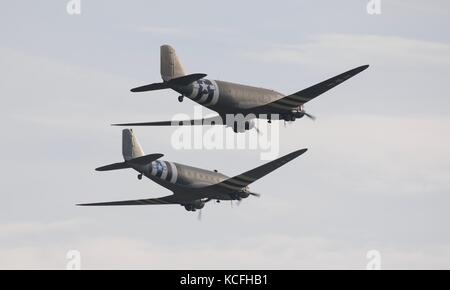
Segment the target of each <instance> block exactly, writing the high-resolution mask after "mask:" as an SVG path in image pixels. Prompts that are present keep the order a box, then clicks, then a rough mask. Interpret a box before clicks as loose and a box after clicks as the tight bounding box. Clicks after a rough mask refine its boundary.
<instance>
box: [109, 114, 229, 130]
mask: <svg viewBox="0 0 450 290" xmlns="http://www.w3.org/2000/svg"><path fill="white" fill-rule="evenodd" d="M205 123H206V124H205ZM195 125H223V121H222V117H220V116H214V117H208V118H202V119H192V120H172V121H156V122H140V123H122V124H112V126H126V127H128V126H195Z"/></svg>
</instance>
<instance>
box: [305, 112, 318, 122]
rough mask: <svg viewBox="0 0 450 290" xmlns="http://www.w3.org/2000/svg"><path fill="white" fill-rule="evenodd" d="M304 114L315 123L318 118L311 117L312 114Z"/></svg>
mask: <svg viewBox="0 0 450 290" xmlns="http://www.w3.org/2000/svg"><path fill="white" fill-rule="evenodd" d="M303 114H304V115H305V116H306V117H308V118H310V119H311V120H313V121H315V120H316V117H315V116H313V115H311V114H309V113H306V112H303Z"/></svg>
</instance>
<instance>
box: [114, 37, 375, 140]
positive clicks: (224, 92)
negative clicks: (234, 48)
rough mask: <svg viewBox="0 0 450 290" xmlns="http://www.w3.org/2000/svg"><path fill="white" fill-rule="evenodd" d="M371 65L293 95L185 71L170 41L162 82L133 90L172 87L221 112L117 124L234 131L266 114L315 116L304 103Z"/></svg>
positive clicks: (163, 58)
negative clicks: (240, 118)
mask: <svg viewBox="0 0 450 290" xmlns="http://www.w3.org/2000/svg"><path fill="white" fill-rule="evenodd" d="M368 67H369V65H363V66H360V67H357V68H354V69H352V70H349V71H347V72H344V73H342V74H340V75H338V76H335V77H332V78H330V79H328V80H326V81H323V82H321V83H318V84H316V85H313V86H311V87H309V88H307V89H304V90H301V91H298V92H296V93H294V94H291V95H288V96H286V95H284V94H282V93H279V92H276V91H273V90H269V89H264V88H258V87H251V86H247V85H241V84H236V83H230V82H224V81H219V80H209V79H206V78H205V77H206V74H203V73H195V74H186V71H185V69H184V67H183V65H182V64H181V62H180V60H179V58H178V57H177V55H176V53H175V49H174V48H173V47H171V46H169V45H163V46H161V77H162V80H163V82H162V83H153V84H149V85H145V86H141V87H137V88H134V89H131V91H132V92H147V91H154V90H162V89H172V90H174V91H176V92H178V93H179V94H180V96H179V97H178V100H179V101H180V102H182V101H183V99H184V97H187V98H189V99H191V100H193V101H195V102H196V103H198V104H200V105H202V106H205V107H207V108H209V109H211V110H213V111H216V112H217V113H218V116H217V117H211V118H204V119H201V120H185V121H184V122H173V121H162V122H144V123H126V124H114V125H116V126H171V125H175V126H177V125H197V124H204V123H207V124H211V125H214V124H215V125H217V124H224V125H226V126H230V127H233V130H234V131H235V132H244V131H245V130H249V129H252V128H254V127H255V123H254V120H253V119H254V118H255V117H256V118H266V119H268V121H269V122H270V121H271V118H272V117H271V116H272V115H275V116H278V119H281V120H285V121H295V120H296V119H297V118H302V117H303V116H307V117H309V118H311V119H314V117H313V116H312V115H310V114H308V113H307V112H305V110H304V104H305V103H307V102H309V101H311V100H312V99H314V98H315V97H317V96H319V95H321V94H323V93H325V92H326V91H328V90H330V89H332V88H334V87H335V86H337V85H339V84H341V83H342V82H344V81H346V80H348V79H349V78H351V77H353V76H355V75H357V74H359V73H360V72H362V71H363V70H365V69H367V68H368ZM227 115H228V116H236V115H243V116H251V117H250V118H248V119H245V121H244V123H243V124H236V122H234V121H233V122H232V123H231V124H230V123H229V122H228V121H227V119H226V116H227Z"/></svg>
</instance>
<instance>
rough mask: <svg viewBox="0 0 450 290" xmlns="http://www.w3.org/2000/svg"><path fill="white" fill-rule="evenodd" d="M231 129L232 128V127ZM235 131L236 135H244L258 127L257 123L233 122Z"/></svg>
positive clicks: (251, 121)
mask: <svg viewBox="0 0 450 290" xmlns="http://www.w3.org/2000/svg"><path fill="white" fill-rule="evenodd" d="M230 127H231V126H230ZM232 127H233V131H234V132H235V133H244V132H245V131H247V130H251V129H253V128H255V127H256V124H255V121H253V120H249V121H234V122H233V125H232Z"/></svg>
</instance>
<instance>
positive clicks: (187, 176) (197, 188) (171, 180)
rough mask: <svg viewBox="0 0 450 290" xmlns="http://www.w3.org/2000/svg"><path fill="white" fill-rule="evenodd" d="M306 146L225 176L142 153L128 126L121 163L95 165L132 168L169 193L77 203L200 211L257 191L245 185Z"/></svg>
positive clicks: (156, 155)
mask: <svg viewBox="0 0 450 290" xmlns="http://www.w3.org/2000/svg"><path fill="white" fill-rule="evenodd" d="M306 151H307V149H301V150H297V151H295V152H292V153H290V154H287V155H285V156H283V157H280V158H278V159H276V160H273V161H271V162H268V163H266V164H264V165H261V166H259V167H257V168H254V169H252V170H249V171H247V172H245V173H242V174H239V175H236V176H234V177H229V176H226V175H224V174H222V173H220V172H218V171H217V170H214V171H210V170H205V169H201V168H196V167H192V166H188V165H183V164H180V163H175V162H170V161H163V160H159V159H160V158H161V157H163V156H164V155H163V154H159V153H154V154H149V155H145V154H144V151H143V150H142V147H141V145H140V144H139V141H138V139H137V137H136V135H135V134H134V132H133V130H132V129H124V130H123V131H122V155H123V158H124V161H123V162H119V163H113V164H109V165H106V166H102V167H99V168H96V170H97V171H109V170H118V169H125V168H132V169H134V170H136V171H137V172H138V173H139V174H138V179H139V180H141V179H142V177H143V176H145V177H147V178H149V179H150V180H152V181H154V182H156V183H157V184H159V185H161V186H163V187H165V188H167V189H168V190H170V191H172V192H173V194H172V195H168V196H164V197H159V198H148V199H137V200H124V201H113V202H99V203H85V204H78V206H126V205H151V204H153V205H170V204H178V205H181V206H183V207H184V208H185V209H186V210H187V211H196V210H201V209H202V208H203V207H204V206H205V204H206V203H207V202H209V201H211V200H216V202H220V201H223V200H228V201H231V202H233V201H235V200H236V201H239V202H240V201H241V200H242V199H244V198H248V197H249V196H255V197H259V196H260V194H258V193H254V192H252V191H250V189H249V185H250V184H251V183H253V182H255V181H257V180H258V179H260V178H262V177H263V176H265V175H267V174H269V173H270V172H272V171H274V170H275V169H277V168H279V167H281V166H283V165H284V164H286V163H288V162H289V161H291V160H293V159H295V158H297V157H298V156H300V155H302V154H303V153H305V152H306Z"/></svg>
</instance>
